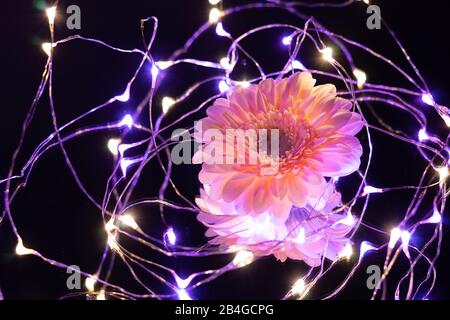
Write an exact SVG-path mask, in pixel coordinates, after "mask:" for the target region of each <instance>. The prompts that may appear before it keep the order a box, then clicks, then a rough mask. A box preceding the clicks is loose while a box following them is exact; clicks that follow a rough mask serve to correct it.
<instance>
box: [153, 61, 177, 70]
mask: <svg viewBox="0 0 450 320" xmlns="http://www.w3.org/2000/svg"><path fill="white" fill-rule="evenodd" d="M155 64H156V67H157V68H159V69H160V70H165V69H167V68H168V67H170V66H171V65H173V62H172V61H158V62H156V63H155Z"/></svg>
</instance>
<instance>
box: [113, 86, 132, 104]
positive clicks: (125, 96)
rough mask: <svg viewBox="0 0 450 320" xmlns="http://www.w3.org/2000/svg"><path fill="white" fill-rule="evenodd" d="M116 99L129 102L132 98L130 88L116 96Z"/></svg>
mask: <svg viewBox="0 0 450 320" xmlns="http://www.w3.org/2000/svg"><path fill="white" fill-rule="evenodd" d="M115 99H116V100H119V101H122V102H127V101H128V100H129V99H130V88H129V87H127V88H126V89H125V91H124V92H123V93H122V94H121V95H120V96H116V97H115Z"/></svg>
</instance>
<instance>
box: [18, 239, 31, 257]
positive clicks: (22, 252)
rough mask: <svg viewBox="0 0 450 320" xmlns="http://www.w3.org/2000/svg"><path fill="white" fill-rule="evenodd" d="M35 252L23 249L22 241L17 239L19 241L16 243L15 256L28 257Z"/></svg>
mask: <svg viewBox="0 0 450 320" xmlns="http://www.w3.org/2000/svg"><path fill="white" fill-rule="evenodd" d="M34 253H35V251H34V250H32V249H28V248H27V247H25V246H24V245H23V241H22V239H19V241H18V242H17V246H16V254H17V255H19V256H25V255H29V254H34Z"/></svg>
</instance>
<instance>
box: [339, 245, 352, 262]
mask: <svg viewBox="0 0 450 320" xmlns="http://www.w3.org/2000/svg"><path fill="white" fill-rule="evenodd" d="M352 254H353V247H352V245H351V243H350V242H347V243H346V244H345V247H344V248H343V249H342V251H341V252H340V253H339V258H346V259H350V257H351V256H352Z"/></svg>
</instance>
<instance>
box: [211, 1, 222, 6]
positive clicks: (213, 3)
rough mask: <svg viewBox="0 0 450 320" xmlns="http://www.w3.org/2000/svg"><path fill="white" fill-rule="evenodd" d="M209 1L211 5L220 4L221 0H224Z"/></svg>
mask: <svg viewBox="0 0 450 320" xmlns="http://www.w3.org/2000/svg"><path fill="white" fill-rule="evenodd" d="M208 1H209V3H210V4H211V5H213V6H215V5H217V4H219V3H220V1H222V0H208Z"/></svg>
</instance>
